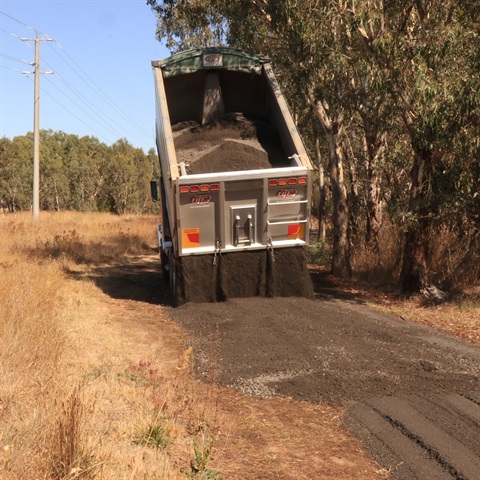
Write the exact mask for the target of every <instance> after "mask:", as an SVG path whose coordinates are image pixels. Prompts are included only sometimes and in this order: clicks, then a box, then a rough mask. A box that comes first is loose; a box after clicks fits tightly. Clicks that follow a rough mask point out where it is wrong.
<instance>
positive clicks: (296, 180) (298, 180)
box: [268, 177, 307, 187]
mask: <svg viewBox="0 0 480 480" xmlns="http://www.w3.org/2000/svg"><path fill="white" fill-rule="evenodd" d="M306 184H307V177H291V178H270V179H269V180H268V186H269V187H285V186H287V185H306Z"/></svg>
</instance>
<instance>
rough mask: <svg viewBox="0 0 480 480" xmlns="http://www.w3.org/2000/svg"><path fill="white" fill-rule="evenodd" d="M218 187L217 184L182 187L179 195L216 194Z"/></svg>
mask: <svg viewBox="0 0 480 480" xmlns="http://www.w3.org/2000/svg"><path fill="white" fill-rule="evenodd" d="M219 189H220V185H219V184H218V183H210V184H204V185H182V186H181V187H180V193H204V192H218V190H219Z"/></svg>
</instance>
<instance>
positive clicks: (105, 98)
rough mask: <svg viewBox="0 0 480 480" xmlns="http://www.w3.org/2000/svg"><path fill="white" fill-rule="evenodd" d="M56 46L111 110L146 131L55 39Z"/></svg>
mask: <svg viewBox="0 0 480 480" xmlns="http://www.w3.org/2000/svg"><path fill="white" fill-rule="evenodd" d="M55 43H56V44H57V45H58V47H59V48H60V50H61V51H62V52H63V53H64V55H65V56H66V57H67V58H69V59H70V60H71V61H72V63H73V64H74V65H75V66H76V67H77V69H78V71H80V72H81V73H82V74H83V75H84V77H85V79H86V80H85V79H84V81H85V82H86V83H87V84H89V85H90V87H91V88H92V90H94V91H95V93H96V94H97V95H98V96H99V97H100V98H101V99H102V100H103V101H105V102H106V103H108V104H110V106H111V108H113V110H115V111H116V112H117V113H118V114H120V115H121V116H122V117H123V118H124V119H125V120H127V121H129V122H131V123H132V124H133V125H134V126H135V127H136V128H137V129H138V130H139V131H140V132H141V133H142V134H144V135H145V134H147V132H146V131H145V130H144V129H143V128H142V127H141V126H140V125H138V123H136V122H135V121H134V120H133V119H132V118H131V117H129V116H128V115H127V114H126V113H125V112H124V111H123V110H122V109H121V108H120V107H119V106H118V105H117V104H116V103H115V102H114V101H113V100H112V99H111V98H110V97H109V96H108V95H107V94H106V93H105V92H104V91H103V90H102V89H101V88H100V87H99V86H98V85H97V84H96V83H95V82H94V81H93V80H92V79H91V78H90V77H89V76H88V74H87V73H86V72H85V71H84V70H83V69H82V67H80V65H78V63H77V62H76V61H75V60H74V59H73V58H72V57H71V56H70V55H69V54H68V53H67V52H66V51H65V49H64V48H63V47H62V46H61V45H60V44H59V43H58V42H57V41H56V42H55ZM50 48H53V47H52V46H51V45H50ZM64 61H65V60H64ZM65 63H67V65H68V62H65ZM69 67H70V68H71V69H72V70H73V71H75V72H77V70H75V69H74V68H73V67H72V66H71V65H69Z"/></svg>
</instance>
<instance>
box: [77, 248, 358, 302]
mask: <svg viewBox="0 0 480 480" xmlns="http://www.w3.org/2000/svg"><path fill="white" fill-rule="evenodd" d="M70 274H71V275H72V276H78V274H77V273H76V272H70ZM81 278H84V279H85V278H86V279H88V280H91V281H93V282H94V283H95V284H96V285H97V286H98V287H99V288H101V289H102V291H103V292H104V293H106V294H107V295H109V296H110V297H112V298H117V299H123V300H136V301H139V302H146V303H151V304H154V305H165V306H173V299H172V296H171V294H170V291H169V285H168V283H166V282H165V281H164V279H163V277H162V273H161V269H160V261H159V259H158V256H152V255H145V256H138V257H132V258H128V259H125V261H124V262H123V263H117V264H113V265H102V266H97V267H95V268H93V269H92V270H90V271H89V273H88V274H87V275H82V276H81ZM310 278H311V280H312V283H313V288H314V295H315V299H317V300H331V299H339V300H346V301H351V302H355V303H364V302H363V301H362V300H359V299H358V298H357V297H356V296H355V295H354V294H353V293H352V292H349V291H346V290H344V289H343V288H342V287H341V286H339V285H338V282H337V281H336V279H335V277H334V276H333V275H332V274H331V273H330V272H328V271H327V270H324V269H318V268H312V269H310Z"/></svg>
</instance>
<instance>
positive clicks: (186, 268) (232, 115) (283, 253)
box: [152, 48, 313, 304]
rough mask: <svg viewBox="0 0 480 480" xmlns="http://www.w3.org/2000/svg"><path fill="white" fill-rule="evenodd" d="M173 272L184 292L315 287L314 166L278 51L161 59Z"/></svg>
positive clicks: (165, 213)
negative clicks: (276, 66)
mask: <svg viewBox="0 0 480 480" xmlns="http://www.w3.org/2000/svg"><path fill="white" fill-rule="evenodd" d="M152 68H153V74H154V85H155V98H156V144H157V151H158V157H159V167H160V171H159V181H158V183H159V188H160V198H159V200H160V204H161V220H160V224H159V229H158V231H159V247H160V257H161V266H162V271H163V275H164V277H165V279H166V281H167V282H169V284H170V289H171V292H172V294H173V298H174V301H175V303H176V304H181V303H184V302H187V301H200V302H210V301H221V300H226V299H228V298H230V297H248V296H292V295H294V296H304V295H307V296H308V295H311V293H312V287H311V281H310V278H309V276H308V271H307V268H306V261H305V249H306V247H307V245H308V239H309V231H310V225H309V218H310V205H311V195H312V171H313V167H312V164H311V161H310V159H309V157H308V155H307V152H306V149H305V146H304V144H303V142H302V139H301V137H300V135H299V132H298V130H297V127H296V125H295V123H294V121H293V118H292V116H291V114H290V112H289V109H288V107H287V104H286V101H285V98H284V97H283V95H282V92H281V90H280V87H279V84H278V83H277V80H276V78H275V75H274V73H273V70H272V66H271V63H270V61H269V59H268V58H265V57H263V56H260V55H256V54H252V53H249V52H246V51H241V50H237V49H232V48H204V49H192V50H188V51H183V52H180V53H177V54H174V55H172V56H170V57H169V58H166V59H163V60H155V61H152Z"/></svg>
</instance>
